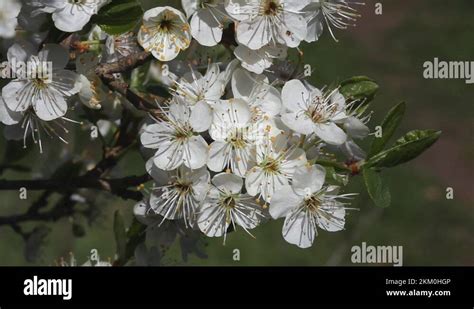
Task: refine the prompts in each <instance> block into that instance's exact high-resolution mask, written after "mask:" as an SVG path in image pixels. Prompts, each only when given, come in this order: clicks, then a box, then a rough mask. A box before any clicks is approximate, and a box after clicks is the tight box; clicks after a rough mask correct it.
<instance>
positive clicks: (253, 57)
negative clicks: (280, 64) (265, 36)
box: [234, 44, 287, 74]
mask: <svg viewBox="0 0 474 309" xmlns="http://www.w3.org/2000/svg"><path fill="white" fill-rule="evenodd" d="M234 55H235V57H236V58H237V59H239V60H240V61H241V63H242V67H243V68H245V69H247V70H249V71H250V72H253V73H256V74H262V73H263V72H264V71H265V70H267V69H268V68H269V67H270V66H271V65H272V64H273V59H284V58H286V56H287V48H286V46H283V45H277V46H273V45H266V46H263V47H262V48H260V49H257V50H253V49H250V48H248V47H246V46H244V45H242V44H240V45H239V46H237V47H236V48H235V50H234Z"/></svg>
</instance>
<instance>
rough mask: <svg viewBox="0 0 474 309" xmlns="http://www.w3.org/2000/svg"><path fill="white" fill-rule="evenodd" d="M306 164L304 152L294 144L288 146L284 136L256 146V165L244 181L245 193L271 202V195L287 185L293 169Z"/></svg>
mask: <svg viewBox="0 0 474 309" xmlns="http://www.w3.org/2000/svg"><path fill="white" fill-rule="evenodd" d="M306 162H307V161H306V154H305V153H304V151H303V150H302V149H301V148H298V147H297V146H296V145H295V144H292V145H291V146H288V139H287V137H286V136H284V135H279V136H278V137H277V138H276V139H272V140H269V141H267V142H266V143H262V144H261V145H257V155H256V165H255V166H254V167H252V168H251V169H250V170H249V171H248V173H247V175H246V179H245V188H246V189H247V193H248V194H250V195H252V196H258V197H262V198H263V199H264V200H265V201H266V202H271V200H272V196H273V194H274V193H275V192H277V191H279V190H280V189H281V188H282V187H283V186H284V185H287V184H289V181H290V180H291V179H292V178H293V173H294V171H295V169H296V168H298V167H301V166H304V165H305V164H306Z"/></svg>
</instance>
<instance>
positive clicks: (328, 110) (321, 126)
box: [281, 79, 347, 145]
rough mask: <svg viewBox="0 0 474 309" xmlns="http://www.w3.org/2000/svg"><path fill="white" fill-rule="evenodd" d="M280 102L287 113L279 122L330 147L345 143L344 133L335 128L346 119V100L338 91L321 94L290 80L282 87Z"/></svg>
mask: <svg viewBox="0 0 474 309" xmlns="http://www.w3.org/2000/svg"><path fill="white" fill-rule="evenodd" d="M282 101H283V105H284V106H285V107H286V109H287V112H285V113H283V114H282V116H281V119H282V121H283V123H284V124H285V125H286V126H288V127H289V128H290V129H292V130H294V131H295V132H297V133H300V134H305V135H310V134H316V135H317V136H318V137H319V138H321V139H322V140H323V141H324V142H326V143H328V144H332V145H340V144H342V143H344V142H345V141H346V139H347V136H346V133H345V132H344V130H342V129H341V128H340V127H339V126H338V125H337V122H340V121H342V120H344V119H345V118H346V117H347V115H346V113H345V108H346V107H345V99H344V97H343V96H342V95H341V94H340V93H339V91H338V90H337V89H336V90H334V91H331V92H330V93H326V94H324V93H323V92H322V91H321V90H319V89H317V88H314V87H306V86H305V85H304V84H303V83H302V82H301V81H299V80H296V79H293V80H290V81H288V82H287V83H286V84H285V86H283V90H282Z"/></svg>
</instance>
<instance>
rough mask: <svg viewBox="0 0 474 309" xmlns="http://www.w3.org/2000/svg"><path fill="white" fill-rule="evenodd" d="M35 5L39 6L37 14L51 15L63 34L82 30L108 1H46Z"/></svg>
mask: <svg viewBox="0 0 474 309" xmlns="http://www.w3.org/2000/svg"><path fill="white" fill-rule="evenodd" d="M36 3H37V4H36V5H37V6H38V5H39V6H41V8H40V9H38V10H37V11H38V12H45V13H52V18H53V21H54V25H55V26H56V28H58V29H59V30H61V31H64V32H76V31H80V30H82V28H84V26H85V25H86V24H87V23H88V22H89V21H90V19H91V17H92V15H95V14H97V13H98V12H99V10H100V8H101V7H103V6H104V5H106V4H107V3H108V0H48V1H36Z"/></svg>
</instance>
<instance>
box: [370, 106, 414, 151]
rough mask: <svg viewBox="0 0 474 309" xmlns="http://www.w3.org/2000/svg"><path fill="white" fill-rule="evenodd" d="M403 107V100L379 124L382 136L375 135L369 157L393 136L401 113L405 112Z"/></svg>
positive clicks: (400, 119)
mask: <svg viewBox="0 0 474 309" xmlns="http://www.w3.org/2000/svg"><path fill="white" fill-rule="evenodd" d="M405 108H406V104H405V102H401V103H400V104H398V105H396V106H395V107H393V108H392V109H391V110H390V111H389V112H388V114H387V116H386V117H385V119H384V120H383V122H382V125H381V127H382V137H375V139H374V141H373V142H372V146H371V148H370V151H369V155H368V157H369V158H370V157H372V156H373V155H375V154H377V153H379V152H380V151H382V150H383V149H384V147H385V145H387V143H388V141H389V140H390V138H391V137H392V136H393V134H394V133H395V130H396V129H397V128H398V126H399V125H400V122H401V121H402V118H403V115H404V114H405Z"/></svg>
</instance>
